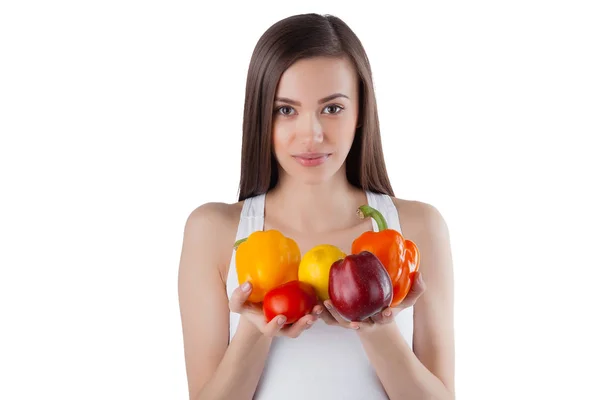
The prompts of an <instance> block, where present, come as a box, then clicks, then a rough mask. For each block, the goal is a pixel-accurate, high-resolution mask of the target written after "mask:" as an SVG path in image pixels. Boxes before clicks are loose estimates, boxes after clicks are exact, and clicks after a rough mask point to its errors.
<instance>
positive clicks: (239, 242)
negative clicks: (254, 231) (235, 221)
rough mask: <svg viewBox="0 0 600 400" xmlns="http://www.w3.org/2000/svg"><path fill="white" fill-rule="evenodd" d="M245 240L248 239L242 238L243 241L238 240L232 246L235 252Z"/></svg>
mask: <svg viewBox="0 0 600 400" xmlns="http://www.w3.org/2000/svg"><path fill="white" fill-rule="evenodd" d="M246 240H248V238H243V239H240V240H238V241H236V242H235V243H234V244H233V248H234V249H236V250H237V248H238V247H239V246H240V244H242V243H244V242H245V241H246Z"/></svg>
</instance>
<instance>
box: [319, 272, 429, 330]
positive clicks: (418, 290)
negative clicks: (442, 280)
mask: <svg viewBox="0 0 600 400" xmlns="http://www.w3.org/2000/svg"><path fill="white" fill-rule="evenodd" d="M415 278H416V279H415V280H414V283H413V285H412V287H411V288H410V291H409V292H408V294H407V295H406V297H405V298H404V300H402V302H401V303H400V304H398V305H397V306H396V307H386V308H384V309H383V310H381V311H380V312H378V313H377V314H375V315H373V316H372V317H370V318H367V319H366V320H364V321H361V322H348V321H346V320H345V319H344V318H342V316H341V315H340V314H339V313H338V312H337V311H336V310H335V307H334V306H333V304H332V303H331V300H325V302H324V305H325V308H326V309H327V311H328V312H324V313H322V314H321V316H320V318H321V319H322V320H323V321H325V323H326V324H328V325H339V326H341V327H343V328H348V329H369V328H374V327H377V326H378V325H385V324H389V323H390V322H393V321H394V318H395V317H396V315H398V313H399V312H400V311H402V310H404V309H406V308H408V307H411V306H413V305H414V304H415V303H416V302H417V299H418V298H419V297H421V295H422V294H423V293H424V292H425V282H424V281H423V277H422V275H421V272H419V271H417V272H416V273H415Z"/></svg>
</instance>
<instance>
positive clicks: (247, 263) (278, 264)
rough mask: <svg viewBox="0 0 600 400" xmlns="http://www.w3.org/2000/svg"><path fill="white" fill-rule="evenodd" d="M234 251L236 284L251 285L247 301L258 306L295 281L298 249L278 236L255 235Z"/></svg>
mask: <svg viewBox="0 0 600 400" xmlns="http://www.w3.org/2000/svg"><path fill="white" fill-rule="evenodd" d="M234 247H235V248H236V253H235V264H236V270H237V276H238V282H239V284H240V285H241V284H242V283H244V282H246V281H250V283H252V293H250V297H249V298H248V301H250V302H252V303H260V302H262V301H263V299H264V297H265V294H266V293H267V292H268V291H269V290H271V289H273V288H275V287H277V286H279V285H283V284H284V283H287V282H289V281H293V280H297V279H298V266H299V264H300V260H301V254H300V248H299V247H298V244H297V243H296V242H295V241H294V240H293V239H290V238H288V237H285V236H284V235H283V234H282V233H281V232H279V231H277V230H274V229H271V230H267V231H255V232H253V233H251V234H250V235H249V236H248V237H247V238H244V239H240V240H238V241H237V242H236V243H235V245H234Z"/></svg>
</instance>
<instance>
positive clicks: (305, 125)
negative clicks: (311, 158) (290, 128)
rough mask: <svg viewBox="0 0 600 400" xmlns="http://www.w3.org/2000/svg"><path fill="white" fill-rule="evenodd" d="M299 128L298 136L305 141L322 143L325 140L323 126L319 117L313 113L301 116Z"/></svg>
mask: <svg viewBox="0 0 600 400" xmlns="http://www.w3.org/2000/svg"><path fill="white" fill-rule="evenodd" d="M296 128H297V132H296V136H297V137H298V138H299V139H301V140H302V142H303V143H321V142H322V141H323V126H322V125H321V121H319V118H318V117H317V116H315V115H313V114H307V115H305V118H301V119H300V121H299V123H298V126H297V127H296Z"/></svg>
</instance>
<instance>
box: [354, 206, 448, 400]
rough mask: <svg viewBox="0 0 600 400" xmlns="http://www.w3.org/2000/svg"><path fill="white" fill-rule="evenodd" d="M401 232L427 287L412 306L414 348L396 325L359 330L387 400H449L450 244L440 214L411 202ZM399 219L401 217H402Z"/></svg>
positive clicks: (433, 209)
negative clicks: (414, 251) (411, 243)
mask: <svg viewBox="0 0 600 400" xmlns="http://www.w3.org/2000/svg"><path fill="white" fill-rule="evenodd" d="M411 207H414V209H413V210H411V212H410V215H411V216H410V217H408V216H405V218H404V219H403V222H405V224H403V231H404V232H405V233H406V234H407V235H409V236H410V239H411V240H413V241H414V242H415V243H416V244H417V246H418V247H419V251H420V253H421V266H420V268H419V270H420V272H421V275H422V277H423V280H424V281H425V285H426V287H427V289H426V290H425V292H424V293H423V294H422V295H421V296H420V298H419V299H418V300H417V302H416V304H415V306H414V335H413V337H414V339H413V347H414V353H413V350H412V349H410V347H409V346H408V344H407V343H406V341H405V340H404V339H403V338H402V337H401V335H400V332H399V329H398V326H397V325H396V324H395V323H391V324H386V325H376V326H374V329H365V330H361V329H359V330H358V335H359V337H360V338H361V342H362V344H363V347H364V349H365V351H366V353H367V356H368V357H369V360H370V361H371V363H372V365H373V367H374V369H375V370H376V372H377V375H378V377H379V379H380V381H381V382H382V384H383V386H384V388H385V390H386V392H387V393H388V396H389V397H390V399H392V400H393V399H444V400H446V399H448V400H449V399H454V327H453V309H454V306H453V272H452V269H453V267H452V256H451V250H450V240H449V234H448V229H447V226H446V223H445V221H444V219H443V218H442V216H441V215H440V213H439V212H438V211H437V210H436V209H435V208H433V207H432V206H429V205H427V204H424V203H417V202H413V203H412V204H411ZM401 219H402V214H401Z"/></svg>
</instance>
